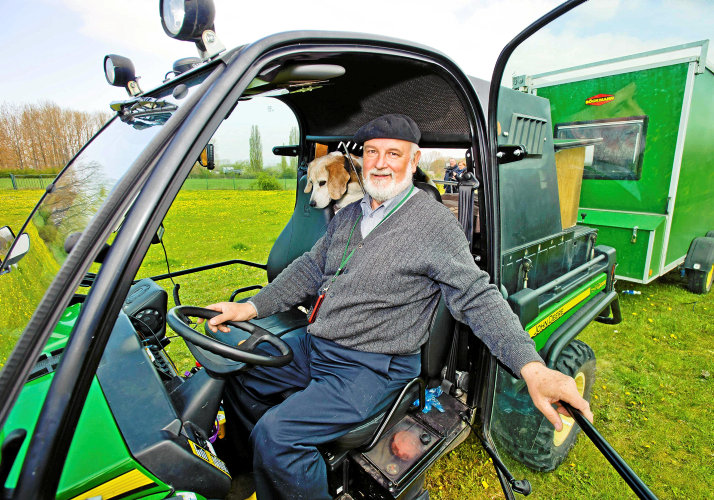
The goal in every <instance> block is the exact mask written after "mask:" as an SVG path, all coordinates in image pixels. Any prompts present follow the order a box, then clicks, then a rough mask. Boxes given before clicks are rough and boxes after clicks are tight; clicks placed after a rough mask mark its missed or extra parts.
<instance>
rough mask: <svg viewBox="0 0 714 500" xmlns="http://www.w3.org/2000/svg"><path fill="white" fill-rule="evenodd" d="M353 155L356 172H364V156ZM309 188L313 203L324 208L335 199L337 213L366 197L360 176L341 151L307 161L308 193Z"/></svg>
mask: <svg viewBox="0 0 714 500" xmlns="http://www.w3.org/2000/svg"><path fill="white" fill-rule="evenodd" d="M350 157H351V158H352V163H353V164H354V166H355V168H356V169H357V172H358V173H359V175H362V158H360V157H359V156H354V155H350ZM310 191H312V194H311V195H310V206H313V207H316V208H325V207H326V206H327V205H329V204H330V202H331V201H333V200H334V201H335V205H334V209H335V212H337V211H338V210H339V209H341V208H342V207H345V206H347V205H349V204H350V203H352V202H353V201H357V200H359V199H361V198H362V196H364V193H363V192H362V188H361V187H360V184H359V179H358V178H357V175H356V174H355V172H354V170H352V168H351V167H350V165H349V161H348V160H347V158H345V156H344V154H342V153H341V152H339V151H333V152H332V153H329V154H326V155H324V156H320V157H319V158H315V159H314V160H312V161H311V162H310V163H309V164H308V166H307V185H306V186H305V192H306V193H309V192H310Z"/></svg>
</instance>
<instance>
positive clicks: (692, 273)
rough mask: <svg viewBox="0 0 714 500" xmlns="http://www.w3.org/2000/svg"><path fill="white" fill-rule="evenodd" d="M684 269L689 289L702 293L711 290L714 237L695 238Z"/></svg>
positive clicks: (713, 268)
mask: <svg viewBox="0 0 714 500" xmlns="http://www.w3.org/2000/svg"><path fill="white" fill-rule="evenodd" d="M710 233H711V231H710V232H709V233H707V235H709V234H710ZM684 269H685V270H686V271H687V280H688V284H687V288H689V291H691V292H692V293H698V294H702V293H707V292H709V290H711V288H712V282H714V238H712V237H709V236H703V237H699V238H694V241H692V244H691V245H690V246H689V251H688V252H687V257H686V258H685V259H684Z"/></svg>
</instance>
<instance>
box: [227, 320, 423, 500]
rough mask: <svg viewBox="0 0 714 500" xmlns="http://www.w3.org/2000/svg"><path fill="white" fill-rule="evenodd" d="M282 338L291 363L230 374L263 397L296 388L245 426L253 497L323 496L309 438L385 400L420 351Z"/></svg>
mask: <svg viewBox="0 0 714 500" xmlns="http://www.w3.org/2000/svg"><path fill="white" fill-rule="evenodd" d="M283 340H285V341H286V342H287V343H288V344H289V345H290V347H291V348H292V350H293V353H294V355H295V358H294V360H293V362H292V363H290V364H288V365H287V366H284V367H281V368H269V367H260V366H258V367H255V368H253V369H251V370H249V371H247V372H244V373H241V374H240V375H238V376H237V377H235V379H234V382H235V383H236V384H238V385H239V386H240V391H239V392H243V393H244V394H245V395H246V396H248V397H250V398H252V399H254V400H256V401H265V402H266V403H265V404H269V401H271V400H273V401H274V399H275V396H276V395H278V394H280V393H282V392H284V391H286V390H290V389H299V391H298V392H296V393H294V394H292V395H291V396H290V397H288V398H287V399H286V400H285V401H283V402H282V403H280V404H279V405H277V406H274V407H272V408H270V409H269V410H268V411H267V412H266V413H265V414H264V415H263V416H262V417H261V418H260V420H258V422H257V424H255V427H254V428H253V431H252V432H251V434H250V441H251V445H252V447H253V472H254V475H255V484H256V493H257V496H258V499H259V500H267V499H280V498H285V499H288V498H289V499H304V500H320V499H326V498H331V497H330V495H329V493H328V489H327V467H326V465H325V462H324V460H323V458H322V457H321V456H320V453H319V452H318V451H317V446H319V445H321V444H324V443H328V442H330V441H333V440H335V439H337V438H338V437H340V436H342V435H344V434H346V433H347V432H348V431H349V430H350V429H351V428H353V427H354V426H355V425H357V424H359V423H361V422H363V421H364V420H366V419H367V418H369V417H371V416H372V415H374V414H375V413H377V412H378V411H380V410H382V409H383V408H384V407H386V406H387V405H388V404H389V403H391V401H392V400H393V399H394V398H395V397H396V395H397V394H398V392H399V391H400V390H401V389H402V388H403V387H404V386H405V385H406V384H407V382H409V381H410V380H411V379H413V378H414V377H417V376H418V375H419V372H420V369H421V366H420V365H421V357H420V355H419V354H413V355H407V356H393V355H388V354H378V353H369V352H361V351H356V350H353V349H348V348H345V347H342V346H340V345H338V344H336V343H334V342H332V341H329V340H325V339H320V338H316V337H313V336H312V335H309V334H307V333H303V334H300V335H295V336H286V337H283ZM265 350H266V351H270V350H273V348H272V347H271V346H267V347H265Z"/></svg>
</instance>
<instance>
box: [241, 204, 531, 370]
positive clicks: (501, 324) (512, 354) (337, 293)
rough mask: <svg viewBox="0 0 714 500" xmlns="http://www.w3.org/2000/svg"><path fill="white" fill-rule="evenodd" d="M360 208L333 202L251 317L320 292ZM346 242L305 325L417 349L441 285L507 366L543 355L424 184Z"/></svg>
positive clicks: (364, 344)
mask: <svg viewBox="0 0 714 500" xmlns="http://www.w3.org/2000/svg"><path fill="white" fill-rule="evenodd" d="M360 213H361V209H360V205H359V202H355V203H352V204H350V205H348V206H347V207H345V208H343V209H342V210H340V211H339V212H338V213H337V214H336V215H335V217H334V218H333V219H332V221H331V222H330V224H329V226H328V228H327V233H326V234H325V235H324V236H323V237H322V238H321V239H320V240H319V241H318V242H317V243H315V246H314V247H313V248H312V250H310V251H309V252H307V253H305V254H303V255H302V256H301V257H299V258H298V259H296V260H295V261H293V262H292V263H291V264H290V265H289V266H288V267H287V268H286V269H285V270H284V271H283V272H282V273H280V275H278V276H277V277H276V278H275V280H273V282H272V283H270V284H268V285H267V286H265V288H263V289H262V290H261V291H260V292H259V293H258V294H257V295H255V296H254V297H253V298H252V299H251V301H252V302H253V304H254V305H255V307H256V309H257V311H258V317H261V318H262V317H265V316H270V315H271V314H275V313H277V312H280V311H285V310H287V309H289V308H291V307H293V306H294V305H296V304H299V303H301V302H305V301H308V300H310V298H311V297H315V296H317V295H318V291H319V290H322V289H323V288H324V286H325V285H326V284H327V283H328V282H329V281H331V280H332V277H333V276H334V274H335V271H336V270H337V268H338V267H339V265H340V262H341V260H342V256H343V253H344V250H345V245H346V243H347V240H348V237H349V234H350V229H352V227H353V225H354V223H355V221H356V220H357V217H358V216H359V215H360ZM358 225H359V224H358ZM353 248H356V249H357V250H356V251H355V253H354V255H353V256H352V258H351V259H350V261H349V262H348V263H347V265H346V266H345V270H344V271H343V272H342V274H341V275H340V276H338V277H337V279H336V280H335V281H334V283H332V284H331V285H330V287H329V290H328V291H327V293H326V294H325V299H324V302H323V303H322V306H321V308H320V310H319V313H318V315H317V321H316V322H314V323H312V324H311V325H309V326H308V332H309V333H310V334H312V335H314V336H316V337H321V338H326V339H330V340H332V341H334V342H337V343H338V344H340V345H343V346H345V347H348V348H351V349H356V350H360V351H369V352H380V353H385V354H412V353H416V352H418V351H419V348H420V346H421V345H422V344H423V343H424V342H425V341H426V338H427V335H428V331H427V328H428V325H429V319H430V318H431V316H432V314H433V312H434V309H435V308H436V305H437V303H438V301H439V295H440V294H443V296H444V299H445V301H446V305H447V307H448V308H449V311H451V314H452V315H453V317H454V318H455V319H456V320H458V321H460V322H462V323H465V324H467V325H468V326H469V327H470V328H471V330H472V331H473V332H474V333H475V334H476V335H477V336H478V337H479V338H481V340H483V341H484V343H485V344H486V346H487V347H488V348H489V349H490V350H491V352H492V353H493V354H494V355H495V356H496V357H497V358H498V359H499V360H500V361H501V362H503V363H504V364H505V365H506V366H508V367H509V368H510V369H511V370H512V371H513V373H515V374H520V370H521V368H522V367H523V366H524V365H525V364H526V363H528V362H530V361H541V358H540V356H539V355H538V354H537V353H536V351H535V345H534V343H533V341H532V340H531V338H530V337H529V336H528V334H527V333H526V332H525V331H524V330H523V328H522V327H521V324H520V322H519V320H518V318H517V317H516V315H515V314H513V312H512V311H511V309H510V307H509V306H508V304H507V303H506V301H505V300H504V299H503V297H502V296H501V293H500V292H499V291H498V289H497V288H496V287H495V286H494V285H492V284H490V283H489V278H488V274H486V273H485V272H484V271H481V270H480V269H479V268H478V267H477V266H476V264H475V263H474V260H473V257H472V255H471V252H470V250H469V248H468V242H467V240H466V237H465V236H464V234H463V231H462V229H461V227H460V225H459V223H458V221H457V220H456V218H455V217H454V216H453V214H452V213H451V212H449V210H448V209H447V208H446V207H445V206H443V205H442V204H440V203H438V202H437V201H436V200H434V199H433V198H431V197H430V196H429V195H427V194H426V193H424V192H421V191H420V192H418V193H417V194H416V195H414V196H412V197H411V198H410V199H409V200H407V201H406V202H405V203H404V204H403V205H402V206H401V207H400V208H399V210H397V211H396V212H394V213H393V214H392V215H391V216H390V217H389V218H388V219H387V220H385V221H384V223H383V224H381V225H380V226H379V227H377V228H376V229H375V230H374V231H372V232H371V233H370V234H368V235H367V237H366V238H364V239H363V238H362V236H361V234H360V230H359V227H357V228H356V229H355V231H354V233H353V235H352V240H351V242H350V246H349V251H351V250H352V249H353Z"/></svg>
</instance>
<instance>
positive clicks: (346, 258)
mask: <svg viewBox="0 0 714 500" xmlns="http://www.w3.org/2000/svg"><path fill="white" fill-rule="evenodd" d="M412 191H414V185H413V184H412V187H411V189H410V190H409V192H408V193H407V195H406V196H405V197H404V198H402V199H401V200H400V201H399V203H397V204H396V205H395V206H394V208H392V209H391V210H390V211H389V213H388V214H387V215H385V216H384V218H383V219H382V220H381V221H379V222H378V223H377V225H376V226H374V229H377V228H378V227H379V225H380V224H381V223H382V222H384V221H385V220H387V217H389V216H390V215H392V214H393V213H394V212H395V211H396V210H397V209H398V208H399V207H401V206H402V203H404V202H405V201H407V199H408V198H409V196H410V195H411V194H412ZM360 220H362V214H359V217H357V220H356V221H355V223H354V224H353V225H352V229H351V230H350V236H349V238H347V245H345V251H344V252H342V261H341V262H340V267H339V268H337V271H336V272H335V275H334V276H333V277H332V280H331V281H330V284H332V283H333V282H334V281H335V279H337V277H338V276H339V275H340V273H341V272H342V270H343V269H344V268H345V265H346V264H347V262H349V260H350V259H351V258H352V255H353V254H354V253H355V250H357V248H353V249H352V251H351V252H350V254H349V255H347V249H348V248H349V247H350V241H352V234H353V233H354V232H355V228H356V227H357V224H358V223H359V221H360ZM374 229H372V231H374ZM327 286H328V288H329V286H330V285H327ZM326 291H327V288H325V292H326Z"/></svg>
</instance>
